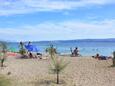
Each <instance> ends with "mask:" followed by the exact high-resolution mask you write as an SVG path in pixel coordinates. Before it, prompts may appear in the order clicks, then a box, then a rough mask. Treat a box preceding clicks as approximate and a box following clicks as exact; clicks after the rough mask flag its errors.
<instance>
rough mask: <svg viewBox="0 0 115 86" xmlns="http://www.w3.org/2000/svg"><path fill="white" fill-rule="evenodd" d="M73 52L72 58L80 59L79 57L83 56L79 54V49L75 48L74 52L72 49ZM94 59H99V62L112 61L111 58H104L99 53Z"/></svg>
mask: <svg viewBox="0 0 115 86" xmlns="http://www.w3.org/2000/svg"><path fill="white" fill-rule="evenodd" d="M70 50H71V56H72V57H78V56H81V55H80V54H79V50H78V47H75V49H74V50H72V48H70ZM92 57H93V58H95V59H98V60H108V59H112V57H111V56H103V55H99V54H98V53H97V54H96V55H95V56H92Z"/></svg>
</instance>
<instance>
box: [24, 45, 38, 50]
mask: <svg viewBox="0 0 115 86" xmlns="http://www.w3.org/2000/svg"><path fill="white" fill-rule="evenodd" d="M25 48H26V49H27V50H28V51H31V52H38V51H39V50H40V49H39V48H38V47H37V46H35V45H25Z"/></svg>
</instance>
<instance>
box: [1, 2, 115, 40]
mask: <svg viewBox="0 0 115 86" xmlns="http://www.w3.org/2000/svg"><path fill="white" fill-rule="evenodd" d="M0 35H1V36H0V40H9V41H21V40H22V41H27V40H31V41H35V40H36V41H41V40H69V39H92V38H115V0H0Z"/></svg>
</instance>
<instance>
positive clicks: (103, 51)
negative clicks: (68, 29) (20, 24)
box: [8, 39, 115, 56]
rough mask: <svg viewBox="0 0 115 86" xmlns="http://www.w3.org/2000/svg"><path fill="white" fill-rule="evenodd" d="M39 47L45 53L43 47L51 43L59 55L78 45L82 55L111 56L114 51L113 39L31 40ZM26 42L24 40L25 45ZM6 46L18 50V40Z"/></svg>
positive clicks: (68, 52)
mask: <svg viewBox="0 0 115 86" xmlns="http://www.w3.org/2000/svg"><path fill="white" fill-rule="evenodd" d="M31 43H32V44H33V45H35V46H37V48H39V51H38V52H40V53H45V49H46V48H48V47H50V45H51V44H53V45H54V47H55V48H56V49H57V52H58V53H59V54H61V55H65V54H71V48H72V49H74V48H75V47H78V50H79V54H80V55H82V56H94V55H96V54H97V53H99V54H100V55H107V56H112V54H113V51H115V39H82V40H58V41H38V42H31ZM26 44H27V42H25V45H26ZM8 48H9V49H10V50H13V51H17V52H18V51H19V43H18V42H8Z"/></svg>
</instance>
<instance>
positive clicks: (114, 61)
mask: <svg viewBox="0 0 115 86" xmlns="http://www.w3.org/2000/svg"><path fill="white" fill-rule="evenodd" d="M113 66H115V58H113Z"/></svg>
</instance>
